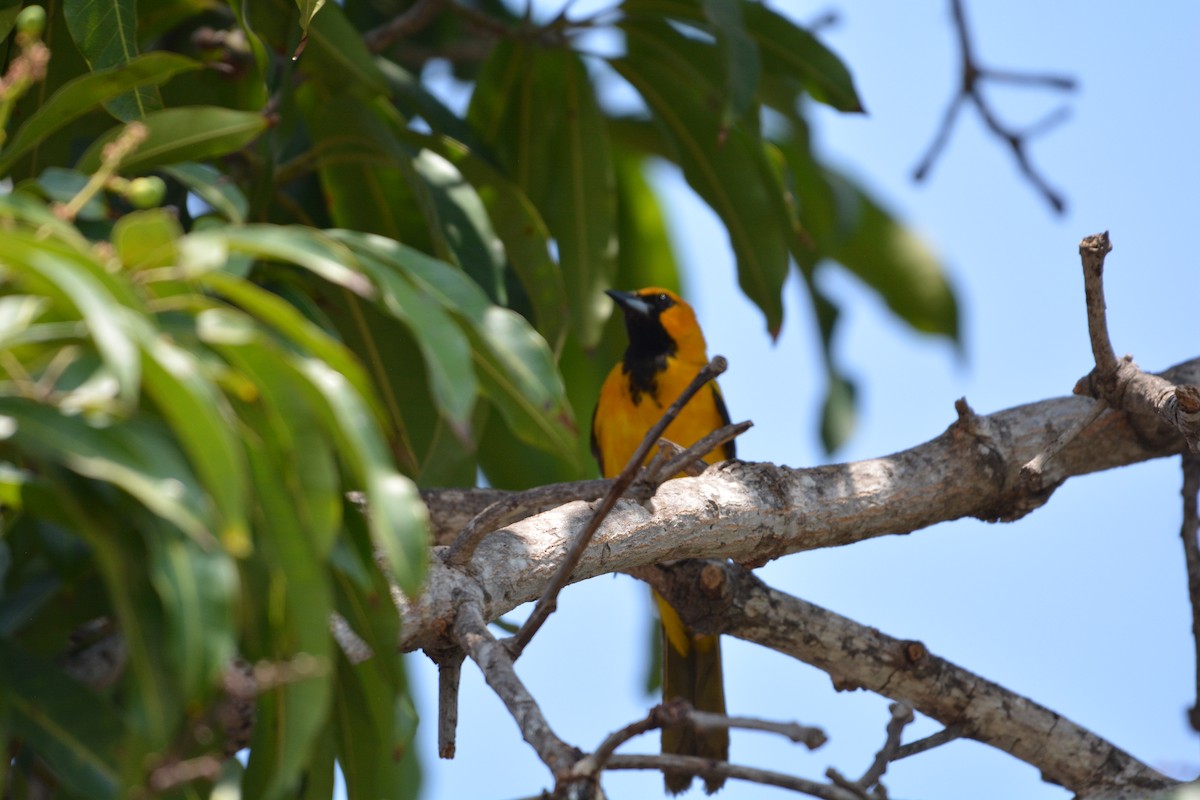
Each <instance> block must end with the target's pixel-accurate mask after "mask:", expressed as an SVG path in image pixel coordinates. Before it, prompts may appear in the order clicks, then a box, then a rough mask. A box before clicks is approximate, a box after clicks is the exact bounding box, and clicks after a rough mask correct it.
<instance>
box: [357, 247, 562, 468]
mask: <svg viewBox="0 0 1200 800" xmlns="http://www.w3.org/2000/svg"><path fill="white" fill-rule="evenodd" d="M335 235H337V236H339V237H340V238H341V239H343V240H345V241H347V242H351V243H354V245H355V246H357V247H361V248H369V249H370V250H371V251H372V252H374V253H375V255H376V256H377V257H378V258H380V259H383V260H384V261H387V262H390V263H392V264H394V265H395V266H396V268H397V269H398V270H400V271H401V272H402V273H403V274H404V275H405V276H406V278H407V279H409V280H411V281H412V282H413V284H414V285H415V286H416V287H417V288H419V289H420V290H421V291H422V292H423V293H425V295H426V296H428V297H430V298H433V299H434V300H435V301H436V302H438V303H439V304H440V305H441V306H442V307H443V308H445V309H446V310H447V311H449V312H451V313H452V314H454V315H455V316H456V317H457V318H458V319H459V320H460V321H461V322H462V324H463V330H464V332H465V333H466V334H467V336H468V338H469V340H470V342H471V348H472V350H471V352H472V358H473V360H474V363H475V372H476V375H477V376H478V379H479V384H480V387H481V388H482V389H483V392H484V393H485V394H486V395H487V396H488V398H489V399H491V400H492V402H494V403H495V404H496V405H497V407H498V408H499V409H500V411H501V413H502V414H503V415H504V418H505V420H506V421H507V423H508V424H509V426H510V427H511V428H512V429H513V431H514V432H515V433H516V434H517V435H518V436H519V437H520V438H522V439H524V440H525V441H527V442H529V443H530V444H533V445H534V446H536V447H540V448H542V449H546V450H549V451H551V452H559V453H563V454H571V453H573V440H574V423H573V420H572V415H571V410H570V407H569V406H568V405H567V403H566V398H565V396H564V391H563V386H562V380H561V378H560V377H559V375H558V372H557V370H556V369H555V367H554V360H553V357H552V355H551V353H550V349H549V347H548V346H547V345H546V342H545V340H544V339H542V338H541V337H540V336H538V335H537V333H536V332H535V331H534V330H533V329H532V328H531V327H530V326H529V324H528V323H527V322H526V321H525V319H524V318H523V317H521V316H520V315H519V314H516V313H514V312H512V311H509V310H508V309H505V308H500V307H498V306H494V305H492V304H491V303H489V302H488V299H487V297H486V296H485V295H484V294H483V291H482V290H481V289H480V288H479V287H478V286H477V285H476V284H475V283H474V282H472V281H471V280H470V279H469V278H467V277H466V276H465V275H463V274H462V273H461V272H459V271H458V270H455V269H453V268H451V267H449V266H448V265H446V264H444V263H442V262H439V261H437V260H436V259H433V258H430V257H429V256H427V255H425V254H424V253H420V252H418V251H416V250H412V249H411V248H407V247H405V246H404V245H401V244H399V243H397V242H391V241H388V240H386V239H382V238H381V237H371V236H365V235H359V234H354V233H353V232H350V231H338V232H336V233H335Z"/></svg>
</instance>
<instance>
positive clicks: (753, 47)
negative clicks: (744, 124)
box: [701, 0, 761, 125]
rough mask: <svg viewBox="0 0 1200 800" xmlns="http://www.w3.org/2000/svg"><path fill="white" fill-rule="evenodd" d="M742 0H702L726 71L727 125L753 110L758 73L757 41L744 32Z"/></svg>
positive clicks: (725, 118) (723, 116) (723, 122)
mask: <svg viewBox="0 0 1200 800" xmlns="http://www.w3.org/2000/svg"><path fill="white" fill-rule="evenodd" d="M749 5H751V3H744V2H743V0H701V6H702V7H703V9H704V16H705V18H706V19H708V21H709V22H710V23H711V24H712V27H713V30H714V31H715V32H716V36H717V50H718V51H719V52H720V53H721V55H722V56H723V57H724V61H725V67H726V73H727V74H728V78H727V81H726V93H727V97H726V101H725V111H724V113H723V115H722V124H723V125H730V124H732V123H733V121H734V120H736V119H738V118H740V117H741V116H743V115H745V114H747V113H749V112H750V111H752V110H753V111H755V113H757V108H756V107H755V99H756V95H757V94H758V76H759V72H760V70H761V65H760V64H759V57H758V45H757V44H756V43H755V41H754V39H753V38H751V37H750V35H749V34H748V33H747V32H746V22H745V20H744V19H743V18H742V8H743V6H749Z"/></svg>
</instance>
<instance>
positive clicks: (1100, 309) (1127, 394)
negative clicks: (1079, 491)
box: [1075, 231, 1200, 453]
mask: <svg viewBox="0 0 1200 800" xmlns="http://www.w3.org/2000/svg"><path fill="white" fill-rule="evenodd" d="M1111 250H1112V244H1111V242H1110V241H1109V238H1108V232H1107V231H1105V232H1104V233H1098V234H1095V235H1092V236H1087V237H1085V238H1084V239H1083V241H1082V242H1080V243H1079V253H1080V256H1081V257H1082V260H1083V278H1084V284H1083V285H1084V296H1085V299H1086V302H1087V315H1088V334H1089V336H1090V337H1091V340H1092V352H1093V354H1094V356H1095V359H1096V366H1095V368H1094V369H1093V370H1092V371H1091V372H1090V373H1089V374H1088V375H1086V376H1084V377H1083V378H1081V379H1080V380H1079V382H1078V383H1077V384H1076V385H1075V393H1076V394H1088V395H1091V396H1092V397H1095V398H1098V399H1101V400H1103V401H1105V402H1106V403H1108V405H1109V406H1111V407H1112V408H1117V409H1121V410H1123V411H1128V412H1129V413H1131V414H1133V415H1135V417H1137V416H1142V417H1147V416H1150V417H1153V416H1157V417H1158V418H1159V419H1160V420H1161V421H1162V422H1164V423H1166V424H1167V425H1170V426H1172V427H1174V428H1175V429H1176V430H1178V431H1179V433H1180V435H1182V436H1183V438H1184V441H1185V442H1186V443H1187V446H1188V449H1189V450H1191V452H1193V453H1200V386H1195V385H1186V384H1185V385H1175V384H1174V383H1172V382H1171V381H1169V380H1166V379H1164V378H1162V377H1159V376H1158V375H1153V374H1150V373H1148V372H1144V371H1143V370H1142V369H1141V368H1140V367H1138V365H1137V364H1135V363H1133V358H1132V356H1125V357H1124V358H1122V359H1118V358H1117V357H1116V354H1115V353H1114V351H1113V346H1112V342H1111V341H1110V340H1109V338H1108V322H1107V319H1106V315H1105V303H1104V257H1105V256H1106V255H1107V254H1108V253H1109V252H1110V251H1111ZM1135 422H1136V419H1135Z"/></svg>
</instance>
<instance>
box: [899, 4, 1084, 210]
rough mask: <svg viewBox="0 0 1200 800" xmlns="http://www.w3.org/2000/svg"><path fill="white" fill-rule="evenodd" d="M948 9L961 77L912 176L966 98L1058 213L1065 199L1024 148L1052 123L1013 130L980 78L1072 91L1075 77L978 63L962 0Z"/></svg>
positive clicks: (937, 150) (936, 150)
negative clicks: (986, 94)
mask: <svg viewBox="0 0 1200 800" xmlns="http://www.w3.org/2000/svg"><path fill="white" fill-rule="evenodd" d="M950 11H951V16H952V17H953V19H954V31H955V34H956V37H957V39H958V47H959V61H960V69H961V80H960V82H959V87H958V90H957V92H956V93H955V95H954V97H953V98H952V99H951V101H950V105H949V106H947V108H946V111H945V112H944V113H943V115H942V121H941V122H940V123H939V125H938V130H937V132H936V133H935V134H934V137H933V141H932V142H931V143H930V145H929V147H928V148H927V149H926V151H925V155H924V156H922V157H921V160H920V161H919V162H918V164H917V166H916V167H915V168H914V169H913V180H915V181H918V182H920V181H923V180H925V178H926V177H928V175H929V172H930V170H931V169H932V168H933V164H934V162H935V161H936V160H937V159H938V157H939V156H940V155H941V154H942V152H943V151H944V150H945V148H946V143H947V142H948V141H949V139H950V131H951V129H952V128H953V127H954V123H955V121H956V120H957V119H958V112H959V111H960V110H962V107H963V105H964V104H965V103H966V102H969V103H970V104H971V105H973V106H974V107H975V109H976V111H978V112H979V116H980V119H982V120H983V123H984V125H986V126H987V128H988V129H989V130H990V131H991V132H992V133H993V134H995V135H996V136H997V137H998V138H999V139H1000V140H1001V141H1003V142H1004V143H1005V144H1007V145H1008V148H1009V149H1010V150H1011V151H1012V154H1013V157H1014V159H1015V160H1016V162H1017V166H1018V167H1019V168H1020V170H1021V173H1022V174H1024V175H1025V177H1026V178H1027V179H1028V180H1029V182H1030V183H1031V184H1033V186H1034V188H1036V189H1037V190H1038V192H1039V193H1040V194H1041V195H1042V196H1043V197H1044V198H1045V199H1046V202H1048V203H1049V204H1050V205H1051V207H1052V208H1054V210H1055V211H1057V212H1059V213H1062V212H1063V210H1064V209H1065V208H1066V202H1065V201H1064V200H1063V198H1062V197H1061V196H1060V195H1059V194H1058V192H1056V191H1055V190H1054V189H1053V188H1052V187H1051V186H1050V184H1049V183H1047V182H1046V180H1045V178H1043V177H1042V175H1041V174H1040V173H1039V172H1038V171H1037V170H1036V169H1035V168H1034V166H1033V164H1032V162H1030V160H1029V154H1028V152H1027V149H1026V146H1027V144H1028V143H1029V141H1030V140H1031V139H1032V138H1034V137H1035V136H1038V135H1040V134H1042V133H1044V132H1045V131H1046V130H1048V129H1049V127H1051V126H1052V125H1050V124H1041V125H1037V126H1034V127H1033V128H1031V129H1029V130H1026V131H1024V132H1021V133H1018V132H1017V131H1014V130H1013V129H1011V128H1009V127H1008V126H1007V125H1005V124H1004V123H1003V122H1001V121H1000V118H999V117H998V116H997V115H996V113H995V112H994V111H993V110H992V107H991V105H990V104H989V103H988V102H987V100H986V99H985V98H984V96H983V91H982V84H983V82H984V81H987V80H990V81H996V82H999V83H1009V84H1016V85H1019V86H1036V87H1043V88H1049V89H1059V90H1062V91H1073V90H1074V89H1075V88H1076V83H1075V80H1074V79H1073V78H1069V77H1064V76H1059V75H1041V74H1034V73H1024V72H1014V71H1011V70H999V69H992V68H985V67H982V66H980V64H979V61H978V59H977V58H976V56H975V49H974V47H973V46H972V43H971V36H970V33H969V32H968V30H967V20H966V12H965V10H964V9H963V0H950ZM1064 118H1065V117H1064V115H1063V114H1062V112H1056V113H1055V114H1054V115H1052V116H1051V117H1050V118H1049V119H1048V120H1047V123H1053V124H1057V123H1058V122H1060V121H1061V120H1062V119H1064Z"/></svg>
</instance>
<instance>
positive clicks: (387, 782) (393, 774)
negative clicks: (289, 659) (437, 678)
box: [335, 653, 419, 800]
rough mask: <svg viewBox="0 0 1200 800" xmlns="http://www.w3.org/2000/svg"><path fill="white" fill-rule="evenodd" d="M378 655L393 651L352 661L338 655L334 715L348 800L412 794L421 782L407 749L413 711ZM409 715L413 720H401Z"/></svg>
mask: <svg viewBox="0 0 1200 800" xmlns="http://www.w3.org/2000/svg"><path fill="white" fill-rule="evenodd" d="M380 658H385V659H396V656H395V655H393V654H391V653H388V654H377V655H376V656H375V658H373V659H369V660H367V661H365V662H363V663H361V664H356V665H352V664H350V663H349V662H348V661H347V660H346V659H345V657H342V658H340V659H339V664H338V692H337V703H336V706H335V720H336V725H337V733H338V762H339V763H340V764H341V766H342V772H343V774H344V775H345V777H346V794H347V797H348V798H349V800H375V798H380V797H387V798H392V799H394V800H402V798H413V797H416V793H417V789H418V787H419V782H418V779H419V773H417V772H416V769H417V765H416V758H415V755H414V754H412V753H410V752H408V751H409V747H410V745H411V743H412V734H413V732H414V730H415V714H412V711H411V709H412V706H411V702H410V701H409V700H408V698H407V697H406V696H405V695H403V694H400V693H399V692H398V691H397V689H396V688H395V687H394V686H393V685H392V684H391V683H390V682H389V681H388V680H386V678H385V677H384V675H383V672H382V670H381V668H380V665H379V664H377V663H375V662H376V661H377V660H378V659H380ZM409 716H411V717H412V722H411V724H410V723H408V720H406V719H405V718H406V717H409Z"/></svg>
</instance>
